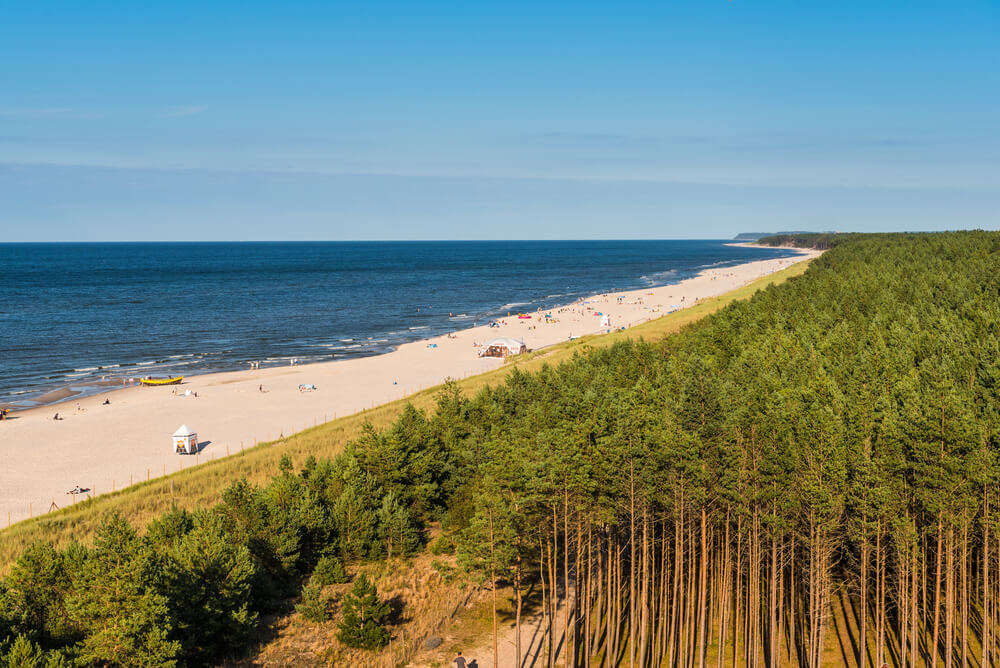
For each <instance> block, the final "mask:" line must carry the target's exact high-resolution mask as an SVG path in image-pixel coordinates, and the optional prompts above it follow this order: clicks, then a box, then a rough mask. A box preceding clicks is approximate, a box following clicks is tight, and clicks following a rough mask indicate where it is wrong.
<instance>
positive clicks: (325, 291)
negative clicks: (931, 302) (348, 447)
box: [0, 241, 793, 405]
mask: <svg viewBox="0 0 1000 668" xmlns="http://www.w3.org/2000/svg"><path fill="white" fill-rule="evenodd" d="M726 243H727V242H725V241H510V242H505V241H497V242H388V243H386V242H360V243H336V242H315V243H114V244H105V243H93V244H0V403H3V402H5V401H7V402H10V401H18V402H25V401H26V400H30V399H32V398H33V397H37V395H39V394H40V393H42V392H44V391H47V390H51V389H53V388H61V387H66V386H70V387H85V388H92V387H93V383H95V382H96V381H99V380H100V379H101V378H102V377H108V378H110V379H114V378H122V377H127V376H139V375H153V376H164V375H173V374H185V375H191V374H195V373H205V372H211V371H222V370H232V369H245V368H247V362H249V361H250V360H263V365H262V366H269V365H273V364H287V360H288V359H289V358H291V357H296V358H298V359H299V360H300V361H301V362H303V363H305V362H314V361H322V360H330V359H341V358H347V357H356V356H361V355H373V354H378V353H382V352H387V351H389V350H391V349H392V348H393V347H394V346H396V345H398V344H400V343H403V342H406V341H412V340H414V339H419V338H426V337H429V336H433V335H437V334H441V333H444V332H446V331H453V330H455V329H460V328H465V327H471V326H473V324H474V323H477V322H479V323H482V322H483V321H485V320H486V319H488V318H490V317H491V316H497V315H501V314H503V315H506V313H507V312H508V311H522V310H523V311H527V310H533V309H535V308H538V307H551V306H555V305H558V304H565V303H569V302H572V301H573V300H574V299H576V298H577V297H580V296H585V295H590V294H594V293H597V292H605V291H612V290H627V289H636V288H641V287H643V286H653V285H663V284H668V283H673V282H676V281H679V280H682V279H684V278H687V277H689V276H692V275H694V274H696V273H698V271H700V270H702V269H704V268H706V267H709V266H726V265H733V264H739V263H743V262H748V261H750V260H754V259H764V258H774V257H787V256H790V255H792V254H793V253H791V252H789V251H785V250H779V249H765V248H739V247H733V246H727V245H726ZM449 313H450V314H452V315H450V316H449ZM22 405H27V404H22Z"/></svg>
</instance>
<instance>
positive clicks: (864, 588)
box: [858, 513, 868, 668]
mask: <svg viewBox="0 0 1000 668" xmlns="http://www.w3.org/2000/svg"><path fill="white" fill-rule="evenodd" d="M860 580H861V600H860V601H859V605H858V607H859V611H858V612H859V614H858V622H859V626H860V628H859V629H858V636H859V642H858V668H864V665H865V652H867V651H868V515H867V514H866V513H861V576H860Z"/></svg>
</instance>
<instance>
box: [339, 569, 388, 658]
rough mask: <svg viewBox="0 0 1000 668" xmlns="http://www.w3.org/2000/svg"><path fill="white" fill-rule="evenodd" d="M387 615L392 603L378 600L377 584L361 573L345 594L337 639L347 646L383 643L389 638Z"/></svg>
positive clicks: (383, 644) (366, 645)
mask: <svg viewBox="0 0 1000 668" xmlns="http://www.w3.org/2000/svg"><path fill="white" fill-rule="evenodd" d="M388 617H389V604H388V603H383V602H381V601H379V598H378V591H377V590H376V589H375V585H374V584H373V583H372V582H371V581H369V580H368V577H367V576H365V575H364V574H361V575H359V576H358V579H357V580H356V581H355V582H354V586H353V587H351V591H350V592H348V593H347V595H346V596H344V616H343V618H342V619H341V620H340V623H339V624H338V626H337V628H338V631H337V639H338V640H340V642H342V643H344V644H345V645H347V646H348V647H360V648H363V649H378V648H380V647H384V646H385V645H386V644H387V643H388V642H389V631H388V630H387V629H386V628H385V625H386V621H387V619H388Z"/></svg>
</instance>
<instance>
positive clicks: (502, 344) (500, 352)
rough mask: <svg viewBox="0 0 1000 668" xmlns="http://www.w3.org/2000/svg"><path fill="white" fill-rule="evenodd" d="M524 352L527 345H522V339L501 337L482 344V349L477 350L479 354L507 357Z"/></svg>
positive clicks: (482, 355)
mask: <svg viewBox="0 0 1000 668" xmlns="http://www.w3.org/2000/svg"><path fill="white" fill-rule="evenodd" d="M526 352H528V346H526V345H524V341H518V340H517V339H511V338H508V337H501V338H499V339H493V340H492V341H490V342H488V343H486V344H484V345H483V348H482V350H480V351H479V356H480V357H508V356H510V355H520V354H521V353H526Z"/></svg>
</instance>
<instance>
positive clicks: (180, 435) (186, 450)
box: [173, 424, 198, 455]
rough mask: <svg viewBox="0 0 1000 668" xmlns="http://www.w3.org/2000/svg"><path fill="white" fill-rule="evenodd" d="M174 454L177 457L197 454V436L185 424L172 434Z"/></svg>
mask: <svg viewBox="0 0 1000 668" xmlns="http://www.w3.org/2000/svg"><path fill="white" fill-rule="evenodd" d="M173 443H174V452H176V453H177V454H179V455H193V454H195V453H197V452H198V434H197V433H196V432H195V431H194V430H193V429H190V428H189V427H188V426H187V425H186V424H182V425H181V427H180V429H178V430H177V431H175V432H174V438H173Z"/></svg>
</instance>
